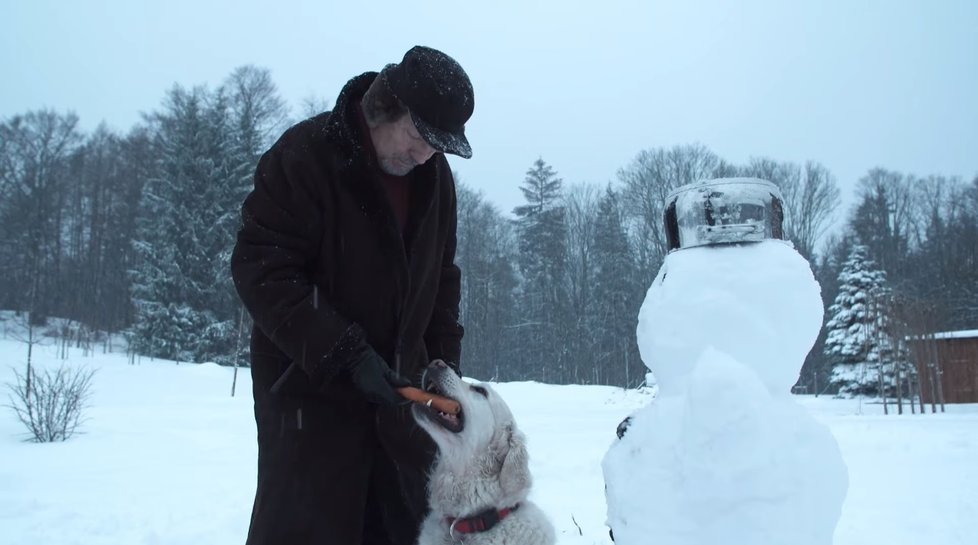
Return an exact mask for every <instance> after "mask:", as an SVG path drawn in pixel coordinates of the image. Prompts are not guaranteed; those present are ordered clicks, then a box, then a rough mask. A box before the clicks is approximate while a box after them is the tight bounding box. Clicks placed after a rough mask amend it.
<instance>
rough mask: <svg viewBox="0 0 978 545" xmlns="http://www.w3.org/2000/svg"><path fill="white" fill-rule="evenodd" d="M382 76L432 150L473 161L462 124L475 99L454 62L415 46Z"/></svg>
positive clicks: (463, 72) (422, 47)
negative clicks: (406, 109) (409, 113)
mask: <svg viewBox="0 0 978 545" xmlns="http://www.w3.org/2000/svg"><path fill="white" fill-rule="evenodd" d="M384 76H385V78H386V79H387V85H388V86H389V87H390V90H391V92H392V93H394V96H396V97H397V98H398V100H400V101H401V102H402V103H404V105H405V106H407V108H408V110H410V112H411V119H412V120H413V121H414V125H415V127H417V129H418V132H419V133H420V134H421V136H422V137H423V138H424V139H425V141H427V142H428V144H429V145H431V147H433V148H435V149H436V150H437V151H440V152H442V153H450V154H452V155H458V156H459V157H464V158H465V159H468V158H470V157H472V147H471V146H470V145H469V141H468V139H467V138H466V137H465V122H466V121H468V120H469V118H470V117H471V116H472V111H473V110H474V109H475V95H474V93H473V91H472V82H471V81H469V76H468V75H467V74H466V73H465V70H463V69H462V67H461V66H460V65H459V64H458V63H457V62H455V59H453V58H451V57H449V56H448V55H446V54H444V53H442V52H441V51H438V50H436V49H431V48H430V47H424V46H415V47H412V48H411V50H410V51H408V52H407V53H405V54H404V59H403V60H402V61H401V62H400V64H395V65H390V66H388V67H387V68H385V70H384Z"/></svg>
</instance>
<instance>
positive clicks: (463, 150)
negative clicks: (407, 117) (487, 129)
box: [411, 112, 472, 159]
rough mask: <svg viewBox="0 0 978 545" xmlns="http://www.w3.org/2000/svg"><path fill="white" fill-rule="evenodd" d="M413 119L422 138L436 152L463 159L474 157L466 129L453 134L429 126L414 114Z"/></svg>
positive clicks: (412, 114)
mask: <svg viewBox="0 0 978 545" xmlns="http://www.w3.org/2000/svg"><path fill="white" fill-rule="evenodd" d="M411 119H412V120H413V121H414V126H415V127H417V129H418V132H419V133H421V137H422V138H424V139H425V141H426V142H428V145H430V146H431V147H433V148H435V150H436V151H440V152H442V153H451V154H452V155H458V156H459V157H462V158H463V159H469V158H471V157H472V146H470V145H469V140H468V139H467V138H465V132H464V130H465V129H464V127H463V128H462V130H460V131H459V132H456V133H451V132H448V131H443V130H441V129H438V128H435V127H432V126H431V125H428V124H427V123H425V122H424V120H423V119H421V118H420V117H419V116H417V115H414V113H413V112H412V113H411Z"/></svg>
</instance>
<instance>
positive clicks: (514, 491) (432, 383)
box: [412, 361, 530, 496]
mask: <svg viewBox="0 0 978 545" xmlns="http://www.w3.org/2000/svg"><path fill="white" fill-rule="evenodd" d="M422 384H423V385H424V387H425V389H426V390H428V391H430V392H433V393H437V394H439V395H442V396H445V397H448V398H451V399H454V400H455V401H457V402H458V403H459V405H460V406H461V408H462V409H461V411H459V413H458V414H457V415H452V414H447V413H442V412H439V411H437V410H435V409H434V408H432V407H428V406H425V405H421V404H415V405H414V406H413V408H412V411H413V413H414V418H415V420H416V421H417V422H418V424H419V425H420V426H421V428H422V429H424V430H425V431H426V432H427V433H428V435H430V436H431V437H432V439H434V441H435V443H436V444H437V445H438V451H439V456H438V461H437V466H438V468H437V469H436V471H435V475H433V477H434V478H438V477H441V476H445V477H447V476H448V474H451V475H453V476H454V477H456V478H459V477H463V476H471V475H478V476H479V477H481V479H483V480H484V479H485V478H487V477H488V478H489V481H490V482H495V483H496V485H497V486H498V487H499V488H500V490H499V491H497V492H496V493H495V494H505V495H506V496H519V495H525V493H526V492H527V491H528V489H529V487H530V472H529V467H528V465H529V464H528V455H527V450H526V441H525V438H524V436H523V434H522V433H521V432H520V431H519V430H518V429H517V427H516V421H515V419H514V418H513V413H512V412H511V411H510V409H509V407H508V406H507V405H506V402H505V401H503V399H502V398H501V397H500V396H499V394H497V393H496V391H495V390H493V389H492V387H491V386H489V385H487V384H469V383H467V382H465V381H463V380H462V379H461V378H460V377H459V376H458V375H456V374H455V372H454V371H452V370H451V369H450V368H449V367H448V366H446V365H445V364H444V363H441V362H439V361H436V362H434V363H432V364H431V365H430V366H428V369H427V370H426V371H425V374H424V378H423V379H422ZM439 473H442V474H443V475H439Z"/></svg>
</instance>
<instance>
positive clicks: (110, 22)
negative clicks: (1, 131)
mask: <svg viewBox="0 0 978 545" xmlns="http://www.w3.org/2000/svg"><path fill="white" fill-rule="evenodd" d="M0 21H2V28H3V30H2V32H0V77H2V79H3V82H2V84H0V117H3V118H6V117H8V116H11V115H14V114H18V113H24V112H27V111H29V110H35V109H40V108H53V109H56V110H58V111H61V112H64V111H67V110H73V111H75V112H76V113H77V114H78V115H79V116H80V117H81V122H82V127H83V128H84V129H86V130H91V129H93V128H95V127H96V126H97V125H98V124H99V122H101V121H105V122H106V123H107V124H108V125H109V126H110V127H112V128H114V129H117V130H119V131H123V132H124V131H126V130H128V129H129V128H131V127H132V126H133V125H134V124H135V123H137V122H138V121H139V119H140V112H149V111H151V110H154V109H156V108H158V107H159V105H160V103H161V100H162V98H163V95H164V93H165V91H166V90H167V89H169V88H170V87H171V86H172V85H173V84H174V83H179V84H181V85H184V86H193V85H198V84H206V85H208V86H210V87H211V88H214V87H215V86H217V85H218V84H219V83H220V82H221V81H222V80H223V79H224V78H225V77H226V76H227V75H229V74H230V73H231V71H232V70H233V69H234V68H235V67H238V66H240V65H243V64H254V65H257V66H261V67H267V68H269V69H270V70H271V72H272V76H273V78H274V81H275V83H276V84H277V85H278V87H279V90H280V92H281V94H282V97H283V98H284V99H285V100H286V101H287V102H288V103H289V104H290V105H291V106H293V108H294V109H293V111H294V112H295V115H298V112H299V104H300V103H301V102H302V100H303V99H304V98H307V97H311V96H317V97H321V98H325V99H327V100H329V102H330V104H332V103H333V102H334V101H335V97H336V94H337V93H338V91H339V90H340V88H341V87H342V85H343V84H344V83H345V82H346V81H347V80H348V79H349V78H350V77H352V76H354V75H356V74H359V73H361V72H364V71H367V70H378V69H380V68H381V67H382V66H383V65H384V64H386V63H388V62H397V61H399V60H400V58H401V56H402V55H403V54H404V52H405V51H406V50H407V49H409V48H410V47H411V46H413V45H415V44H423V45H429V46H432V47H435V48H438V49H441V50H443V51H445V52H446V53H448V54H450V55H452V56H453V57H455V58H456V59H457V60H458V61H459V62H460V63H461V64H462V66H463V67H464V68H465V69H466V71H467V72H468V73H469V76H470V77H471V79H472V82H473V84H474V87H475V93H476V108H475V114H474V116H473V118H472V120H471V121H470V122H469V124H468V126H467V128H466V132H467V134H468V135H469V140H470V142H471V143H472V147H473V151H474V156H473V158H472V159H470V160H467V161H466V160H463V159H460V158H450V161H451V163H452V166H453V167H454V168H455V169H456V170H457V171H458V172H459V173H460V178H461V179H462V181H464V182H465V183H467V184H469V185H470V186H472V187H474V188H476V189H480V190H482V191H483V192H484V194H485V195H486V197H487V198H488V199H489V200H490V201H491V202H493V203H495V204H496V205H497V206H498V207H499V208H500V209H501V210H502V211H504V212H509V211H510V210H512V208H513V207H514V206H517V205H519V204H521V203H522V195H521V193H520V192H519V189H518V187H519V184H520V183H521V181H522V180H523V178H524V175H525V173H526V170H527V169H528V168H529V167H530V166H531V165H532V163H533V161H535V160H536V159H537V158H538V157H542V158H543V159H544V160H545V161H547V162H548V163H550V164H551V165H552V166H553V167H554V169H556V170H557V172H558V174H559V175H560V176H561V177H562V178H563V179H564V181H565V183H567V184H575V183H579V182H591V183H598V184H602V185H603V184H605V183H607V182H609V181H612V180H614V179H615V175H616V172H617V170H618V169H619V168H622V167H624V166H626V165H627V164H628V163H629V162H630V161H631V160H632V159H633V158H634V157H635V155H636V154H637V153H638V152H639V151H641V150H643V149H649V148H652V147H659V146H666V147H671V146H674V145H677V144H687V143H701V144H703V145H705V146H707V147H708V148H710V149H712V150H713V151H714V152H716V153H717V154H719V155H720V156H721V157H723V158H725V159H727V160H728V161H731V162H733V163H737V164H741V163H744V162H746V161H747V160H748V159H749V158H750V157H752V156H766V157H771V158H774V159H777V160H790V161H796V162H803V161H805V160H807V159H814V160H817V161H819V162H821V163H823V164H824V165H825V166H827V167H828V168H829V169H830V170H831V171H832V172H833V173H834V174H835V176H836V177H837V179H838V181H839V183H840V186H841V187H842V189H843V196H844V199H845V203H846V205H847V206H848V205H850V204H851V203H852V201H853V197H852V191H853V187H854V186H855V182H856V180H858V179H859V178H860V177H861V176H863V175H864V174H865V173H866V171H867V170H868V169H870V168H872V167H874V166H883V167H886V168H889V169H892V170H897V171H901V172H908V173H913V174H916V175H919V176H923V175H928V174H944V175H959V176H962V177H964V178H966V179H968V180H970V179H972V178H973V177H974V176H975V175H978V1H974V0H961V1H949V0H930V1H923V0H921V1H896V0H886V1H884V0H879V1H861V0H818V1H816V0H812V1H810V2H805V3H802V2H789V1H779V0H769V1H764V0H741V1H730V2H719V1H713V2H700V1H685V2H679V1H675V2H663V1H615V0H603V1H601V2H598V1H594V0H592V1H589V2H574V1H571V0H539V1H534V0H515V1H510V0H495V1H491V2H490V1H481V2H480V1H475V0H468V1H466V0H453V1H408V0H400V1H398V2H388V1H381V0H372V1H363V2H330V1H327V0H310V1H306V2H289V1H284V0H278V1H267V2H254V1H250V0H233V1H232V0H220V1H209V0H167V1H162V2H153V3H152V4H150V3H149V2H139V1H135V2H134V1H132V0H78V1H67V0H65V1H53V0H29V1H27V0H0Z"/></svg>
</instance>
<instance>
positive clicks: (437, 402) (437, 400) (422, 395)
mask: <svg viewBox="0 0 978 545" xmlns="http://www.w3.org/2000/svg"><path fill="white" fill-rule="evenodd" d="M397 392H398V393H399V394H401V395H402V396H404V397H406V398H407V399H410V400H411V401H414V402H416V403H421V404H424V405H429V406H431V407H434V408H435V409H436V410H439V411H441V412H443V413H448V414H458V413H459V411H461V410H462V406H461V405H459V404H458V401H455V400H454V399H449V398H447V397H444V396H440V395H438V394H432V393H430V392H426V391H424V390H422V389H421V388H415V387H414V386H404V387H403V388H398V389H397Z"/></svg>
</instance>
